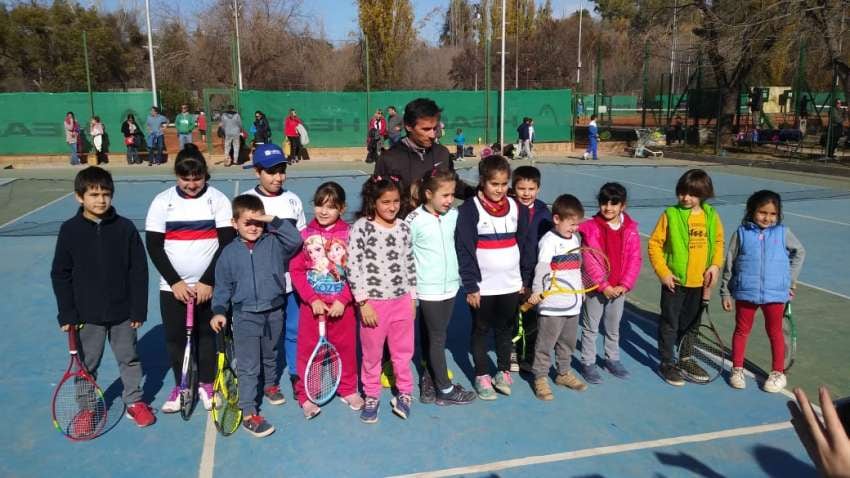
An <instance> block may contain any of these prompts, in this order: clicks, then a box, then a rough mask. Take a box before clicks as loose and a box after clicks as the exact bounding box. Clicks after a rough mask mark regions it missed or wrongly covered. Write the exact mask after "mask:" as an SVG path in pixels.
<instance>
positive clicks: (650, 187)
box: [568, 171, 670, 193]
mask: <svg viewBox="0 0 850 478" xmlns="http://www.w3.org/2000/svg"><path fill="white" fill-rule="evenodd" d="M568 174H581V175H582V176H590V177H593V178H600V179H609V180H610V179H612V178H611V176H600V175H598V174H590V173H582V172H579V171H570V172H569V173H568ZM614 179H616V180H617V182H620V183H626V184H633V185H635V186H640V187H643V188H649V189H655V190H656V191H664V192H666V193H669V192H670V188H661V187H658V186H653V185H651V184H643V183H636V182H634V181H626V180H625V179H620V178H614Z"/></svg>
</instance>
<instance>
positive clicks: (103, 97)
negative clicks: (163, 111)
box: [0, 92, 151, 155]
mask: <svg viewBox="0 0 850 478" xmlns="http://www.w3.org/2000/svg"><path fill="white" fill-rule="evenodd" d="M0 105H2V106H0V154H21V155H26V154H64V153H67V152H68V144H67V143H65V131H64V129H63V126H62V125H63V122H64V121H65V113H67V112H68V111H72V112H73V113H74V115H75V116H76V117H77V122H78V123H80V129H81V130H82V131H83V132H84V133H85V136H86V143H85V144H86V147H89V145H90V144H91V138H90V137H89V135H88V122H89V118H90V116H91V110H90V106H89V95H88V93H0ZM150 107H151V94H150V92H132V93H94V114H95V115H97V116H100V120H101V121H102V122H103V124H104V125H105V126H106V136H107V140H108V151H110V152H124V151H126V149H125V147H124V135H123V134H121V123H123V122H124V120H125V119H127V114H130V113H132V114H134V115H135V117H136V121H137V122H138V123H139V124H141V125H144V123H145V118H147V116H148V112H149V111H150Z"/></svg>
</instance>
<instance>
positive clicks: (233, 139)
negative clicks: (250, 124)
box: [219, 105, 242, 166]
mask: <svg viewBox="0 0 850 478" xmlns="http://www.w3.org/2000/svg"><path fill="white" fill-rule="evenodd" d="M219 127H221V129H222V130H223V131H224V165H225V166H232V165H233V163H235V162H237V161H239V148H241V147H242V136H241V135H242V117H241V116H239V113H237V112H236V110H234V109H233V105H227V110H226V111H225V112H224V113H222V114H221V120H220V121H219Z"/></svg>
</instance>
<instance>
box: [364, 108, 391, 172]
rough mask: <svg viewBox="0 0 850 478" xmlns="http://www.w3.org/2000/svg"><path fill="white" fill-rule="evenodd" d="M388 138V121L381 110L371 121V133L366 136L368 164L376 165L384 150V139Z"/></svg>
mask: <svg viewBox="0 0 850 478" xmlns="http://www.w3.org/2000/svg"><path fill="white" fill-rule="evenodd" d="M386 137H387V120H386V119H385V118H384V112H383V111H381V110H380V109H378V110H376V111H375V114H374V115H373V116H372V118H371V119H370V120H369V131H368V133H367V135H366V162H367V163H374V162H375V161H377V160H378V158H379V157H380V156H381V152H383V149H384V138H386Z"/></svg>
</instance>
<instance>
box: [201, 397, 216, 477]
mask: <svg viewBox="0 0 850 478" xmlns="http://www.w3.org/2000/svg"><path fill="white" fill-rule="evenodd" d="M216 437H218V433H217V432H216V430H215V422H214V421H213V417H212V413H208V414H207V426H206V428H205V429H204V449H203V452H202V453H201V466H200V467H199V468H198V478H212V476H213V468H214V467H215V440H216Z"/></svg>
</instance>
